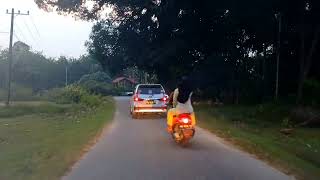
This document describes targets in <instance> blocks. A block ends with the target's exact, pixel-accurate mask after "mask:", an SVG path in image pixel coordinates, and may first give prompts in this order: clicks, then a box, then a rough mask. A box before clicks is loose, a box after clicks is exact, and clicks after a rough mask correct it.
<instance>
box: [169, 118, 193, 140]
mask: <svg viewBox="0 0 320 180" xmlns="http://www.w3.org/2000/svg"><path fill="white" fill-rule="evenodd" d="M173 122H174V125H173V128H172V133H171V135H172V138H173V139H174V140H175V142H176V143H177V144H181V145H186V144H187V143H188V142H189V141H190V139H191V138H192V137H193V136H194V135H195V128H194V126H193V125H192V120H191V114H179V115H177V116H174V118H173Z"/></svg>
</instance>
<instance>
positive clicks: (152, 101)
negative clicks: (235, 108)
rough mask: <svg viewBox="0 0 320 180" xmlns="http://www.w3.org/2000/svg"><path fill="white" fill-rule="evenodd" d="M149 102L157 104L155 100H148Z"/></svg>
mask: <svg viewBox="0 0 320 180" xmlns="http://www.w3.org/2000/svg"><path fill="white" fill-rule="evenodd" d="M147 104H156V102H155V101H154V100H148V101H147Z"/></svg>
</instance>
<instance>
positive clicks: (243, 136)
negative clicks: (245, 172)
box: [196, 104, 320, 180]
mask: <svg viewBox="0 0 320 180" xmlns="http://www.w3.org/2000/svg"><path fill="white" fill-rule="evenodd" d="M290 109H291V107H290V106H286V105H273V104H265V105H259V106H221V107H213V106H208V105H199V106H196V112H197V117H198V118H197V119H198V124H199V126H200V127H203V128H205V129H208V130H210V131H212V132H213V133H215V134H217V135H218V136H220V137H222V138H224V139H226V140H228V141H230V142H231V143H232V144H235V145H237V146H238V147H240V148H242V149H243V150H245V151H247V152H249V153H252V154H255V155H256V156H257V157H258V158H260V159H263V160H265V161H267V162H268V163H270V164H272V165H273V166H275V167H277V168H279V169H282V170H283V171H284V172H286V173H287V174H292V175H295V176H296V177H297V178H298V179H308V180H318V179H320V128H297V129H295V130H294V132H293V133H292V134H290V135H284V134H282V133H280V129H281V128H283V122H285V120H286V119H287V117H288V115H289V110H290Z"/></svg>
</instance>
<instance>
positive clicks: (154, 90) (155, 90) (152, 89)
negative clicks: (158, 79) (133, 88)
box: [138, 85, 164, 94]
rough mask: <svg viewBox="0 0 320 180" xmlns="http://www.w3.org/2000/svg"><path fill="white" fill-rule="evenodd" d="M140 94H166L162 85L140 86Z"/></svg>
mask: <svg viewBox="0 0 320 180" xmlns="http://www.w3.org/2000/svg"><path fill="white" fill-rule="evenodd" d="M138 93H139V94H161V93H164V92H163V89H162V87H161V86H160V85H140V86H139V87H138Z"/></svg>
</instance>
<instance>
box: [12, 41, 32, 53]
mask: <svg viewBox="0 0 320 180" xmlns="http://www.w3.org/2000/svg"><path fill="white" fill-rule="evenodd" d="M13 50H14V51H15V52H27V51H29V50H30V46H29V45H27V44H26V43H24V42H21V41H18V42H15V43H14V45H13Z"/></svg>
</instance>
